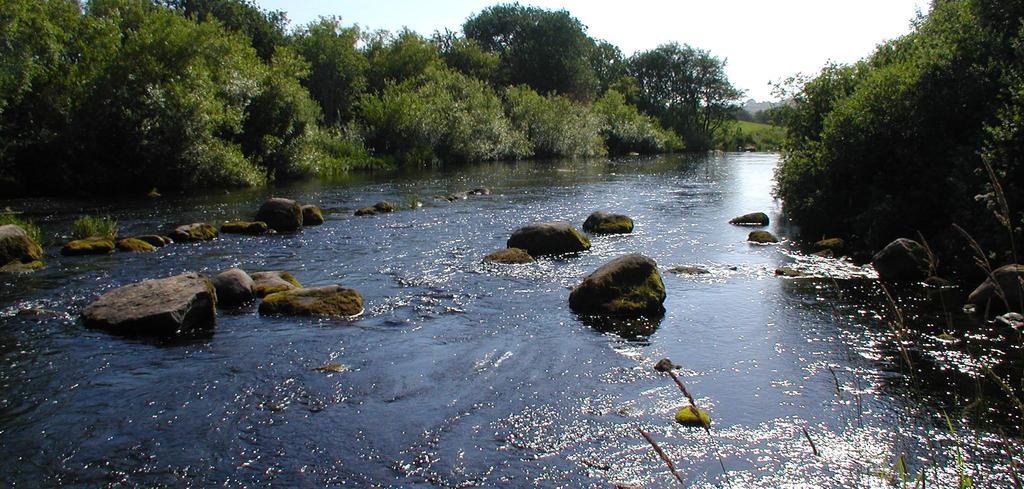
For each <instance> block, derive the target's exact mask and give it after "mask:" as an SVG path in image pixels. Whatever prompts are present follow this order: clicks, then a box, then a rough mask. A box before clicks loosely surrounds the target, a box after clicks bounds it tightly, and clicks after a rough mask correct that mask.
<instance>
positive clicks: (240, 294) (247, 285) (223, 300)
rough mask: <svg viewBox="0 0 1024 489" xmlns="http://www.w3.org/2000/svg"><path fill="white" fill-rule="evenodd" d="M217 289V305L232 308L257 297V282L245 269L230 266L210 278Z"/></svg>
mask: <svg viewBox="0 0 1024 489" xmlns="http://www.w3.org/2000/svg"><path fill="white" fill-rule="evenodd" d="M210 281H211V282H213V287H214V288H215V289H216V290H217V305H218V306H220V307H222V308H225V309H232V308H236V307H239V306H243V305H245V304H248V303H250V302H252V301H253V300H255V299H256V282H254V281H253V279H252V277H250V276H249V274H248V273H245V271H244V270H242V269H239V268H229V269H227V270H224V271H223V272H220V273H218V274H217V275H216V276H215V277H213V278H212V279H210Z"/></svg>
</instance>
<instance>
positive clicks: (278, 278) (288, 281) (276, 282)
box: [252, 271, 302, 297]
mask: <svg viewBox="0 0 1024 489" xmlns="http://www.w3.org/2000/svg"><path fill="white" fill-rule="evenodd" d="M252 279H253V281H254V282H255V283H256V284H255V286H254V290H255V291H256V297H265V296H267V295H270V294H273V293H275V292H283V291H285V290H292V289H301V288H302V284H300V283H299V281H298V280H296V279H295V277H294V276H293V275H292V274H290V273H288V272H282V271H270V272H256V273H254V274H252Z"/></svg>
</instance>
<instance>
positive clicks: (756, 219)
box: [729, 212, 768, 226]
mask: <svg viewBox="0 0 1024 489" xmlns="http://www.w3.org/2000/svg"><path fill="white" fill-rule="evenodd" d="M729 224H735V225H737V226H767V225H768V214H765V213H764V212H751V213H750V214H744V215H742V216H739V217H734V218H732V219H730V220H729Z"/></svg>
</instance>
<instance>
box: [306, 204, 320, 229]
mask: <svg viewBox="0 0 1024 489" xmlns="http://www.w3.org/2000/svg"><path fill="white" fill-rule="evenodd" d="M301 209H302V225H303V226H317V225H320V224H323V223H324V211H322V210H320V208H319V207H317V206H315V205H313V204H306V205H304V206H302V207H301Z"/></svg>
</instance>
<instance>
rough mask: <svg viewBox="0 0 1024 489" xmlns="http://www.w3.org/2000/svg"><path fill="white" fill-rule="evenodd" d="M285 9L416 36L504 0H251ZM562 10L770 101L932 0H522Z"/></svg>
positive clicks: (302, 17) (456, 27) (300, 16)
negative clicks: (687, 58)
mask: <svg viewBox="0 0 1024 489" xmlns="http://www.w3.org/2000/svg"><path fill="white" fill-rule="evenodd" d="M257 3H258V4H259V5H260V6H261V7H263V8H265V9H268V10H282V11H285V12H287V14H288V18H289V19H290V20H291V25H292V26H297V25H302V24H306V23H308V22H310V21H312V20H315V19H316V18H318V17H320V16H339V17H341V18H342V22H343V23H344V24H346V25H349V24H358V25H359V26H361V27H363V28H367V29H371V30H376V29H386V30H389V31H397V30H399V29H401V28H403V27H408V28H410V29H412V30H414V31H416V32H419V33H420V34H422V35H425V36H429V35H430V34H432V33H433V32H434V31H438V30H440V31H443V30H444V29H450V30H452V31H455V32H459V31H460V27H461V25H462V23H463V22H464V21H465V20H466V18H467V17H470V16H471V15H473V14H474V13H478V12H480V11H481V10H483V9H485V8H487V7H488V6H491V5H494V4H497V3H511V2H506V1H504V0H489V1H488V0H435V1H429V0H257ZM519 3H520V4H522V5H532V6H537V7H541V8H546V9H551V10H560V9H565V10H568V11H569V12H570V13H571V14H572V15H573V16H574V17H576V18H577V19H579V20H580V21H581V22H582V23H583V24H584V25H586V26H587V33H588V34H589V35H590V36H591V37H593V38H596V39H604V40H606V41H608V42H610V43H612V44H614V45H616V46H618V47H619V49H621V50H622V52H623V53H624V54H625V55H626V56H629V55H631V54H633V53H635V52H637V51H645V50H648V49H653V48H655V47H657V46H658V45H660V44H664V43H667V42H672V41H675V42H678V43H680V44H689V45H691V46H693V47H697V48H701V49H705V50H708V51H710V52H711V54H713V55H715V56H717V57H719V58H722V59H725V60H726V73H727V74H728V75H729V79H730V80H731V81H732V83H733V85H735V86H736V87H737V88H740V89H742V90H745V91H746V97H747V98H754V99H756V100H759V101H764V100H774V97H773V96H772V88H771V83H772V82H778V81H781V80H784V79H786V78H788V77H790V76H793V75H796V74H798V73H803V74H808V75H812V74H815V73H817V72H818V71H820V70H821V68H822V67H823V66H825V64H827V63H828V62H829V61H834V62H839V63H850V62H854V61H857V60H858V59H861V58H863V57H865V56H867V55H869V54H871V52H872V51H873V50H874V48H875V46H877V45H878V44H880V43H882V42H884V41H887V40H890V39H893V38H896V37H899V36H901V35H903V34H906V33H908V32H910V30H911V22H912V21H913V19H914V18H915V17H916V16H917V12H918V11H919V10H920V11H923V12H927V8H928V5H929V3H930V2H929V1H928V0H856V1H853V0H674V1H673V0H632V1H628V2H622V1H617V2H607V1H599V0H527V1H520V2H519Z"/></svg>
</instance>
